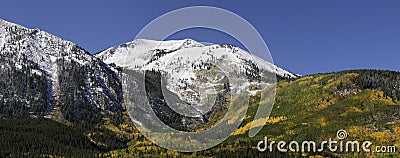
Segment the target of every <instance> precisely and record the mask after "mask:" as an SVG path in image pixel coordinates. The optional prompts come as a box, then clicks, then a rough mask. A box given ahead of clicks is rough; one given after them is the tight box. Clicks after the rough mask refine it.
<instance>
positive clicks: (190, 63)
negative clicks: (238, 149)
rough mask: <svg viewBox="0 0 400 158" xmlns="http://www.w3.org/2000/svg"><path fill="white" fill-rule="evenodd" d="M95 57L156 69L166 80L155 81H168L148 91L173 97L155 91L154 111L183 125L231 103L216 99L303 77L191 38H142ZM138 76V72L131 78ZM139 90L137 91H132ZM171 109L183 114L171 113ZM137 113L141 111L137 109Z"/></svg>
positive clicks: (126, 67)
mask: <svg viewBox="0 0 400 158" xmlns="http://www.w3.org/2000/svg"><path fill="white" fill-rule="evenodd" d="M96 57H98V58H99V59H102V60H103V61H104V62H105V63H107V64H109V65H113V66H115V67H120V68H122V69H124V70H127V71H129V72H130V71H137V72H152V73H151V74H152V75H151V76H152V78H159V76H163V77H164V78H165V80H162V79H160V81H154V80H153V79H152V81H151V83H153V84H159V83H157V82H162V81H165V82H162V84H164V85H160V86H161V88H164V89H163V90H161V89H160V88H154V87H153V89H152V90H151V91H149V92H147V93H149V94H150V96H151V94H152V93H153V92H154V91H162V92H163V93H164V95H168V97H166V96H161V95H159V94H158V93H157V94H154V95H156V96H158V98H150V102H151V104H152V107H153V110H154V109H157V110H154V111H155V112H156V113H157V116H158V117H159V118H166V119H169V118H178V119H177V120H170V121H169V122H171V121H172V122H174V121H175V124H174V123H173V125H176V124H179V123H181V124H196V125H198V123H199V122H206V121H205V120H208V119H210V118H212V117H213V116H214V115H215V114H216V113H217V112H219V110H221V109H225V108H226V106H227V105H226V104H227V100H221V99H218V98H217V97H220V98H221V96H224V95H230V94H231V93H234V92H235V93H236V92H238V93H239V92H241V91H242V90H245V91H247V92H249V94H251V95H254V94H256V93H257V92H258V91H259V90H260V89H262V87H265V86H268V85H269V84H271V83H273V82H275V81H276V76H278V77H279V78H296V77H298V76H297V75H295V74H292V73H290V72H288V71H286V70H284V69H282V68H279V67H277V66H276V65H274V64H272V63H270V62H267V61H265V60H263V59H261V58H259V57H257V56H254V55H252V54H250V53H248V52H246V51H244V50H242V49H240V48H238V47H235V46H232V45H228V44H214V45H203V44H201V43H200V42H197V41H194V40H192V39H184V40H172V41H154V40H147V39H137V40H134V41H132V42H128V43H125V44H122V45H119V46H116V47H112V48H109V49H106V50H104V51H102V52H100V53H98V54H96ZM157 73H160V74H159V76H157V75H155V74H157ZM136 76H137V74H136V75H131V76H130V77H134V78H135V77H136ZM126 78H128V77H126ZM135 80H137V79H135ZM146 81H147V80H146ZM149 82H150V81H149ZM146 83H147V82H146ZM134 84H136V85H139V84H142V83H134ZM163 86H165V87H163ZM139 93H140V92H138V91H136V92H134V93H133V94H139ZM166 93H171V94H174V95H177V97H173V95H169V94H166ZM171 98H173V99H171ZM152 99H153V100H152ZM127 100H128V101H133V102H135V103H134V105H142V104H146V103H139V100H143V99H141V98H135V99H127ZM214 105H218V106H214ZM160 107H161V108H160ZM170 108H172V110H173V111H175V112H177V113H179V114H180V115H179V116H177V115H173V114H171V110H170ZM212 108H214V109H212ZM139 109H142V108H141V107H139V108H138V109H137V110H139ZM218 109H219V110H218ZM183 110H185V111H183ZM142 113H146V111H143V112H142ZM135 115H140V114H139V113H135ZM182 115H184V116H182ZM184 117H191V119H188V118H184ZM193 118H194V119H193ZM196 118H197V119H196ZM184 121H186V122H184ZM187 121H189V123H188V122H187ZM185 128H186V127H185Z"/></svg>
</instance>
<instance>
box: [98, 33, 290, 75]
mask: <svg viewBox="0 0 400 158" xmlns="http://www.w3.org/2000/svg"><path fill="white" fill-rule="evenodd" d="M95 56H96V57H98V58H99V59H101V60H103V61H104V62H105V63H107V64H115V65H116V66H119V67H123V68H129V69H133V70H139V69H142V68H144V69H159V68H160V66H164V64H166V63H167V62H176V63H181V64H182V63H185V62H186V63H190V64H192V63H196V62H201V61H209V62H212V61H211V60H217V59H221V58H225V57H226V56H231V57H233V58H232V59H233V62H232V63H231V64H239V65H244V66H245V65H248V64H251V63H252V64H255V65H257V68H259V69H260V70H262V71H268V72H272V73H275V74H277V75H278V76H281V77H285V78H295V77H297V75H296V74H292V73H290V72H288V71H286V70H284V69H282V68H280V67H278V66H276V65H274V64H272V63H270V62H268V61H265V60H263V59H261V58H259V57H257V56H255V55H252V54H250V53H249V52H247V51H245V50H243V49H240V48H238V47H236V46H232V45H227V44H213V45H203V44H201V43H200V42H197V41H195V40H192V39H184V40H171V41H155V40H147V39H137V40H134V41H132V42H128V43H125V44H122V45H119V46H116V47H111V48H109V49H106V50H104V51H102V52H100V53H98V54H96V55H95ZM174 60H179V61H174ZM244 63H247V64H244ZM181 66H182V65H181ZM244 68H246V67H244ZM243 71H245V70H243Z"/></svg>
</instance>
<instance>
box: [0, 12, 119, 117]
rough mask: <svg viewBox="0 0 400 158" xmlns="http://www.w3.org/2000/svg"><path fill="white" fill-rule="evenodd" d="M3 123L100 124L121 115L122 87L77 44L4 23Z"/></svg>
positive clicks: (0, 60)
mask: <svg viewBox="0 0 400 158" xmlns="http://www.w3.org/2000/svg"><path fill="white" fill-rule="evenodd" d="M0 68H1V69H0V77H1V78H2V80H0V92H1V93H0V105H1V106H0V118H9V117H38V116H45V117H55V118H64V119H66V120H69V121H80V120H86V121H88V122H93V123H96V122H99V121H101V117H102V116H104V117H106V116H112V115H113V114H114V113H120V112H121V111H122V106H121V102H122V100H123V98H122V93H121V82H120V80H119V77H118V75H117V74H115V72H114V71H112V70H111V68H110V67H109V66H108V65H107V64H105V63H103V62H102V61H101V60H99V59H97V58H95V57H94V56H92V55H91V54H90V53H88V52H87V51H85V50H84V49H82V48H80V47H79V46H77V45H76V44H75V43H72V42H70V41H66V40H63V39H61V38H58V37H56V36H53V35H51V34H49V33H47V32H44V31H41V30H39V29H28V28H25V27H22V26H20V25H17V24H13V23H10V22H7V21H4V20H0Z"/></svg>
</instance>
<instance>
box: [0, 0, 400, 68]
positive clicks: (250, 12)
mask: <svg viewBox="0 0 400 158" xmlns="http://www.w3.org/2000/svg"><path fill="white" fill-rule="evenodd" d="M196 5H202V6H204V5H205V6H215V7H220V8H224V9H227V10H230V11H232V12H234V13H236V14H238V15H240V16H242V17H243V18H245V19H246V20H248V21H249V22H250V23H251V24H252V25H254V27H255V28H256V29H257V30H258V31H259V32H260V34H261V35H262V37H263V38H264V40H265V41H266V42H267V44H268V47H269V49H270V51H271V54H272V57H273V59H274V62H275V64H276V65H278V66H280V67H282V68H284V69H287V70H289V71H291V72H295V73H298V74H302V75H306V74H314V73H319V72H332V71H339V70H347V69H360V68H368V69H388V70H395V71H400V66H399V62H398V60H399V59H400V20H399V19H400V9H399V8H400V2H399V1H395V0H385V1H368V0H362V1H361V0H360V1H348V0H334V1H321V0H312V1H311V0H304V1H298V0H293V1H288V0H279V1H240V2H237V1H221V0H213V1H205V0H192V1H183V0H182V1H177V0H168V1H166V0H146V1H131V0H112V1H111V0H93V1H89V0H87V1H86V0H85V1H77V0H69V1H54V0H40V1H30V0H24V1H22V0H13V1H3V2H2V3H1V6H0V7H1V9H0V18H2V19H4V20H8V21H11V22H14V23H18V24H21V25H23V26H26V27H29V28H40V29H42V30H45V31H47V32H50V33H52V34H54V35H56V36H59V37H61V38H64V39H67V40H70V41H73V42H75V43H77V44H78V45H80V46H81V47H83V48H85V49H86V50H88V51H89V52H91V53H96V52H98V51H100V50H103V49H106V48H108V47H111V46H115V45H119V44H121V43H124V42H128V41H131V40H133V38H134V37H135V35H136V34H137V33H138V32H139V31H140V29H141V28H142V27H144V26H145V25H146V24H147V23H149V22H150V21H152V20H153V19H154V18H156V17H158V16H160V15H162V14H164V13H166V12H168V11H172V10H174V9H178V8H182V7H188V6H196ZM182 38H192V39H195V40H197V41H207V42H211V43H230V44H234V45H239V46H241V45H240V43H238V42H237V41H236V40H235V39H234V38H232V37H230V36H228V35H226V34H223V33H221V32H217V31H212V30H206V29H191V30H184V31H181V32H178V33H176V34H174V35H172V36H171V37H170V38H169V39H182Z"/></svg>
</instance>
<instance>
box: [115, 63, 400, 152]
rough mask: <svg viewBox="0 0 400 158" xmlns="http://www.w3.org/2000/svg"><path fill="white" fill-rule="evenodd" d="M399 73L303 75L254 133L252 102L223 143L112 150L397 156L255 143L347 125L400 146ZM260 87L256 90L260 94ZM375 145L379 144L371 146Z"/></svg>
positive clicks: (281, 91)
mask: <svg viewBox="0 0 400 158" xmlns="http://www.w3.org/2000/svg"><path fill="white" fill-rule="evenodd" d="M399 79H400V73H397V72H391V71H374V70H358V71H344V72H337V73H329V74H317V75H311V76H304V77H302V78H300V79H297V80H291V81H287V80H283V81H280V82H278V83H277V94H276V101H275V105H274V108H273V111H272V113H271V116H270V118H269V119H268V121H267V124H266V125H265V126H264V128H263V129H262V130H261V132H260V133H259V134H257V135H256V136H255V137H253V138H249V137H248V133H247V132H248V130H249V127H250V124H249V123H251V122H252V121H253V118H254V115H255V113H256V111H257V109H258V103H259V102H255V103H253V104H252V105H251V106H250V108H249V109H248V112H247V115H246V117H245V119H244V121H243V123H242V125H241V127H240V128H239V129H238V130H237V131H236V132H235V134H234V135H233V136H231V137H230V138H229V139H227V140H226V141H224V143H222V144H220V145H218V146H216V147H214V148H212V149H209V150H206V151H201V152H194V153H178V152H175V151H168V150H165V149H161V148H159V147H157V146H156V145H153V144H152V143H151V142H148V141H146V140H143V141H138V140H134V141H132V142H130V143H128V146H129V147H128V148H126V149H121V150H116V151H112V152H110V153H109V156H127V155H131V156H132V155H136V156H139V155H140V156H144V155H145V156H156V155H163V156H178V155H180V156H183V157H197V156H200V157H209V156H218V157H226V156H228V157H231V156H235V155H237V156H239V155H243V154H244V155H248V156H258V157H277V156H279V157H293V156H295V157H298V156H329V157H353V156H361V157H370V156H376V157H388V156H389V157H399V156H400V154H399V152H398V151H396V152H395V153H364V152H356V153H343V152H342V153H340V152H335V153H334V152H329V150H325V151H324V152H317V153H309V152H308V153H301V152H300V153H291V152H288V153H280V152H277V151H276V149H274V152H272V153H270V152H264V153H260V152H258V150H257V149H256V146H257V143H258V141H260V140H263V139H264V136H267V137H268V139H269V141H286V142H290V141H292V140H295V141H298V142H302V141H305V140H314V141H315V142H317V143H318V142H321V141H323V140H329V138H332V139H336V140H337V138H336V132H337V131H338V130H340V129H344V130H346V131H347V133H348V137H347V138H346V140H351V141H353V140H358V141H360V142H362V141H366V140H368V141H371V142H372V143H373V145H372V147H375V146H376V145H386V146H389V145H394V146H396V147H397V149H398V148H400V107H399V101H398V99H397V98H399V97H398V94H400V93H398V92H399V85H400V84H399V81H400V80H399ZM259 96H260V93H259V94H257V95H256V96H254V97H255V98H257V97H259ZM373 149H375V148H373Z"/></svg>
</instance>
